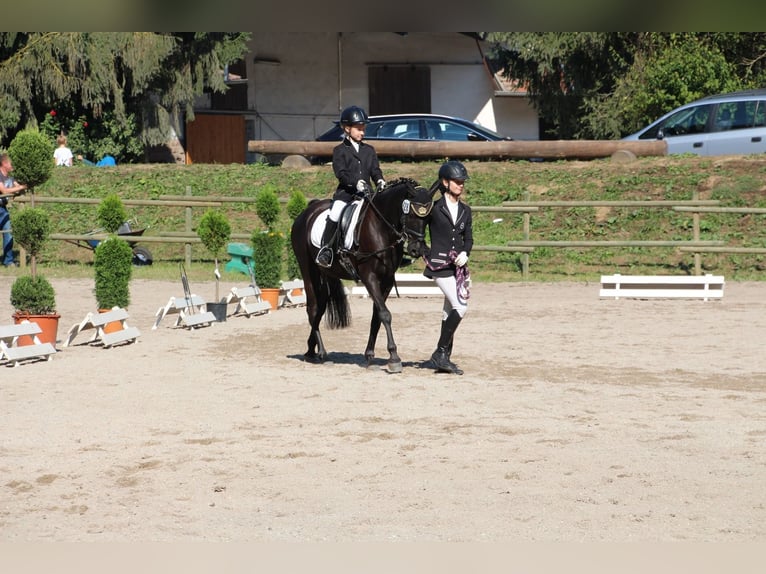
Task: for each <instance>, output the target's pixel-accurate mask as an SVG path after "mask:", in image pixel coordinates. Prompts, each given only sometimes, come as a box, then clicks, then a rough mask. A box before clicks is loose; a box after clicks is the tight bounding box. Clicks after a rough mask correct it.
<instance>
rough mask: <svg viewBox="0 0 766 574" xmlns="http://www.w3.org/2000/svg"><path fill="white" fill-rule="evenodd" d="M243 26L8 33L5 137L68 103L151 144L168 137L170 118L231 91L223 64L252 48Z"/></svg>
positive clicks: (2, 102) (0, 136)
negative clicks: (107, 117) (105, 115)
mask: <svg viewBox="0 0 766 574" xmlns="http://www.w3.org/2000/svg"><path fill="white" fill-rule="evenodd" d="M248 39H249V34H248V33H241V32H213V33H208V32H162V33H155V32H85V33H81V32H2V33H0V141H3V140H5V139H7V138H8V137H9V136H12V135H13V134H14V133H15V132H16V131H18V130H20V129H22V128H25V127H34V126H36V125H37V124H39V123H40V122H41V121H42V120H43V118H44V116H45V114H46V113H48V112H49V111H50V110H51V109H52V108H53V107H55V106H56V105H57V104H59V103H60V102H72V101H73V102H76V104H77V106H79V107H81V109H82V110H87V111H88V112H90V113H91V114H93V115H95V116H98V115H99V114H100V113H101V112H102V111H104V110H110V111H111V112H113V114H114V117H115V118H116V120H117V121H118V122H123V123H124V124H125V127H126V128H128V127H129V120H130V118H131V116H132V115H134V116H135V117H137V118H140V122H139V123H140V125H141V126H142V129H141V136H142V139H143V142H144V143H145V144H146V145H155V144H160V143H164V142H165V141H166V140H167V137H168V133H169V126H170V122H171V120H172V119H173V118H175V117H179V116H178V114H180V113H181V112H185V113H186V116H187V119H193V116H194V112H193V108H192V106H193V103H194V99H195V97H196V96H198V95H200V94H202V93H203V91H204V90H205V89H212V90H214V91H223V90H225V89H226V86H225V84H224V81H223V73H222V72H223V69H224V67H225V66H226V65H227V64H230V63H232V62H234V61H235V60H237V59H239V58H241V57H242V55H243V54H244V53H245V52H246V50H247V45H246V44H247V40H248Z"/></svg>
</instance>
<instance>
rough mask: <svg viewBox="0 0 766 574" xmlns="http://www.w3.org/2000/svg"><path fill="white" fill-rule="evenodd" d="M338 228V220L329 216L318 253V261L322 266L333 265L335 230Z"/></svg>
mask: <svg viewBox="0 0 766 574" xmlns="http://www.w3.org/2000/svg"><path fill="white" fill-rule="evenodd" d="M337 229H338V222H337V221H333V220H332V219H330V218H329V217H328V218H327V223H325V228H324V233H323V234H322V246H321V247H320V248H319V253H317V258H316V263H317V265H320V266H321V267H330V266H331V265H332V245H331V243H332V240H333V237H334V236H335V231H336V230H337Z"/></svg>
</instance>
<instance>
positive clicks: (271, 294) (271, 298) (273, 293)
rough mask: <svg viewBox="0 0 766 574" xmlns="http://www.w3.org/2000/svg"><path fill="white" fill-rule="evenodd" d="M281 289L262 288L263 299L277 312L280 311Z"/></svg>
mask: <svg viewBox="0 0 766 574" xmlns="http://www.w3.org/2000/svg"><path fill="white" fill-rule="evenodd" d="M279 291H280V290H279V288H278V287H277V288H271V287H268V288H264V287H261V299H263V300H264V301H268V302H269V303H270V304H271V310H272V311H276V310H277V309H279Z"/></svg>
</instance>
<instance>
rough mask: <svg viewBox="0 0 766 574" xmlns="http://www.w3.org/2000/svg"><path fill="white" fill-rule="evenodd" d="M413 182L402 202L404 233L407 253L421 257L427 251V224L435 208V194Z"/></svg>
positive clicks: (434, 190)
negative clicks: (432, 209)
mask: <svg viewBox="0 0 766 574" xmlns="http://www.w3.org/2000/svg"><path fill="white" fill-rule="evenodd" d="M435 192H436V189H433V190H431V191H429V190H428V189H426V188H425V187H422V186H420V185H417V184H415V183H414V182H413V185H412V186H411V187H410V189H409V191H408V194H407V198H406V199H405V200H404V201H403V202H402V218H403V223H404V225H403V231H404V234H405V235H406V236H407V253H408V254H409V255H410V257H415V258H418V257H421V256H422V255H423V253H425V250H426V223H427V222H428V218H429V216H430V215H431V208H432V207H433V206H434V193H435Z"/></svg>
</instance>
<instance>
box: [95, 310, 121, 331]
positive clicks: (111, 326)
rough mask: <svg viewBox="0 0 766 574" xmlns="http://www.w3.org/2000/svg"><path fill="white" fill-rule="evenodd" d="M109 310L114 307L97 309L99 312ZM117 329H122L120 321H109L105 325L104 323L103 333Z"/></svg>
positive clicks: (107, 311)
mask: <svg viewBox="0 0 766 574" xmlns="http://www.w3.org/2000/svg"><path fill="white" fill-rule="evenodd" d="M110 311H114V309H99V310H98V312H99V313H109V312H110ZM117 331H122V321H110V322H109V323H107V324H106V325H104V333H116V332H117Z"/></svg>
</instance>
